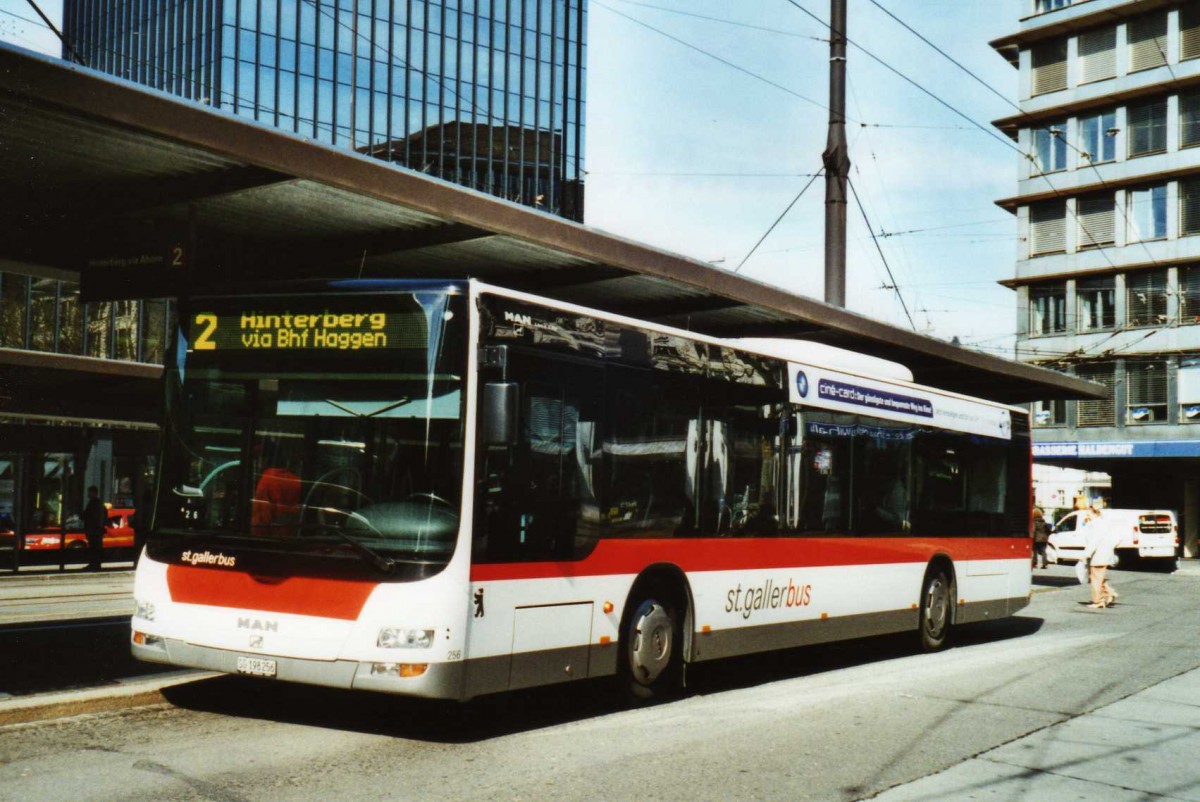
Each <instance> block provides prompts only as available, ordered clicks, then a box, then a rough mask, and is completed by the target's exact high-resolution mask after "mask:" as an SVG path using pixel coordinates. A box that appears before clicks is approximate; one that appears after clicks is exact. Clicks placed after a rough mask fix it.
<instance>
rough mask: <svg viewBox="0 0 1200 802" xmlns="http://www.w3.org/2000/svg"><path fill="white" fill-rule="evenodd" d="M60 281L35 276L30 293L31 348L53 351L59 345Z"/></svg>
mask: <svg viewBox="0 0 1200 802" xmlns="http://www.w3.org/2000/svg"><path fill="white" fill-rule="evenodd" d="M57 331H58V282H57V281H55V280H54V279H49V278H35V279H33V281H32V290H31V292H30V293H29V348H30V350H33V351H49V352H53V351H54V350H55V347H56V346H57V344H58V343H57V339H58V338H57V337H56V336H55V334H56V333H57Z"/></svg>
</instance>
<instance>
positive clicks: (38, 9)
mask: <svg viewBox="0 0 1200 802" xmlns="http://www.w3.org/2000/svg"><path fill="white" fill-rule="evenodd" d="M27 2H28V3H29V5H30V6H32V7H33V10H34V11H36V12H37V15H38V16H39V17H41V18H42V22H44V23H46V27H47V28H49V29H50V30H51V31H53V32H54V35H55V36H57V37H58V41H60V42H62V46H63V47H64V48H65V49H66V51H67V52H68V53H70V54H71V58H72V59H74V61H75V63H76V64H78V65H79V66H81V67H86V66H87V63H86V62H84V60H83V59H82V58H80V57H79V54H78V53H76V52H75V48H73V47H71V43H70V42H68V41H67V40H66V38H65V37H63V35H62V31H60V30H59V29H58V28H57V27H56V26H55V25H54V23H53V22H51V21H50V18H49V17H47V16H46V15H45V13H44V12H43V11H42V9H41V7H40V6H39V5H38V4H37V3H36V2H35V0H27ZM13 16H16V15H15V14H14V15H13Z"/></svg>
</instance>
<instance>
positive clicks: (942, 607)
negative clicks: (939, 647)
mask: <svg viewBox="0 0 1200 802" xmlns="http://www.w3.org/2000/svg"><path fill="white" fill-rule="evenodd" d="M948 607H949V593H948V590H947V588H946V582H945V580H944V579H943V578H942V577H940V576H937V577H934V578H933V580H932V581H930V583H929V594H928V596H927V597H926V599H925V631H926V632H928V633H929V634H930V635H931V636H933V637H935V638H936V637H939V636H940V635H941V634H942V631H943V630H945V628H946V615H947V612H948Z"/></svg>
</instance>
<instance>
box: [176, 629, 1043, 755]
mask: <svg viewBox="0 0 1200 802" xmlns="http://www.w3.org/2000/svg"><path fill="white" fill-rule="evenodd" d="M1041 626H1042V620H1041V619H1040V618H1033V617H1015V618H1007V619H1002V620H1000V621H992V622H985V623H981V624H972V625H970V626H965V627H959V628H958V629H956V630H955V632H954V647H955V648H970V647H971V646H975V645H980V644H989V643H996V642H1000V641H1004V640H1009V639H1013V638H1021V637H1025V636H1027V635H1032V634H1033V633H1035V632H1037V631H1038V630H1039V629H1040V628H1041ZM919 652H920V650H919V648H918V647H917V646H916V636H915V635H914V634H912V633H907V634H903V635H888V636H882V637H875V638H866V639H862V640H854V641H843V642H840V643H832V644H824V645H820V646H806V647H802V648H797V649H788V650H785V651H779V652H770V653H766V654H759V655H750V656H746V657H737V658H730V659H726V660H718V661H714V662H712V663H701V664H697V665H693V666H690V667H689V670H688V687H687V689H686V691H685V692H684V697H683V698H687V697H691V696H702V695H709V694H715V693H722V692H728V691H734V690H738V689H742V688H751V687H756V686H760V685H766V684H769V683H773V682H779V681H782V680H788V679H798V678H802V677H806V676H811V675H814V674H821V673H824V672H828V671H837V670H838V669H845V668H853V667H856V666H861V665H867V664H872V663H882V662H886V661H888V660H895V659H900V658H904V657H910V656H912V655H915V654H918V653H919ZM163 695H164V696H165V697H166V698H167V700H168V701H169V702H171V704H173V705H175V706H176V707H180V708H184V709H187V710H194V711H199V712H206V713H215V714H219V715H229V716H237V717H242V718H253V719H261V720H264V721H275V722H280V723H287V724H301V725H306V726H313V727H325V728H329V729H336V730H345V731H350V732H357V733H363V734H375V735H386V736H390V737H397V738H406V739H413V740H421V741H429V742H433V743H473V742H478V741H484V740H488V739H491V738H497V737H500V736H504V735H511V734H515V733H520V732H530V731H534V730H538V729H543V728H546V727H553V726H558V725H562V724H569V723H571V722H576V721H582V720H585V719H590V718H595V717H598V716H605V715H610V714H617V713H620V712H621V711H622V709H623V708H624V707H625V704H624V702H623V700H622V698H621V695H620V694H618V693H617V692H616V691H615V690H614V688H613V687H612V683H610V682H605V681H589V682H578V683H569V684H565V685H554V686H549V687H545V688H537V689H533V690H527V691H515V692H512V693H506V694H498V695H495V696H488V697H482V698H479V699H475V700H472V701H470V702H466V703H457V702H441V701H430V700H424V699H410V698H405V697H398V696H387V695H383V694H378V693H368V692H362V691H345V690H338V689H331V688H321V687H315V686H310V685H296V684H291V683H283V682H278V683H277V682H268V681H263V680H254V679H250V678H246V677H235V676H225V677H217V678H214V679H208V680H201V681H198V682H192V683H187V684H184V685H178V686H175V687H172V688H167V689H164V691H163ZM663 704H667V705H669V704H671V702H669V701H668V702H665V703H663Z"/></svg>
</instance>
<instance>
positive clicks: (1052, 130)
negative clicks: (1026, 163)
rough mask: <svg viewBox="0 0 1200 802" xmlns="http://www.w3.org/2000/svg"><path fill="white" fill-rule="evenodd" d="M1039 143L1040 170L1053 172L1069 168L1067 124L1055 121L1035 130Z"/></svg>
mask: <svg viewBox="0 0 1200 802" xmlns="http://www.w3.org/2000/svg"><path fill="white" fill-rule="evenodd" d="M1034 140H1035V142H1036V144H1037V166H1038V170H1039V172H1043V173H1053V172H1056V171H1058V170H1065V169H1067V124H1066V123H1065V122H1062V123H1054V124H1053V125H1047V126H1046V127H1045V128H1037V129H1035V132H1034Z"/></svg>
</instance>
